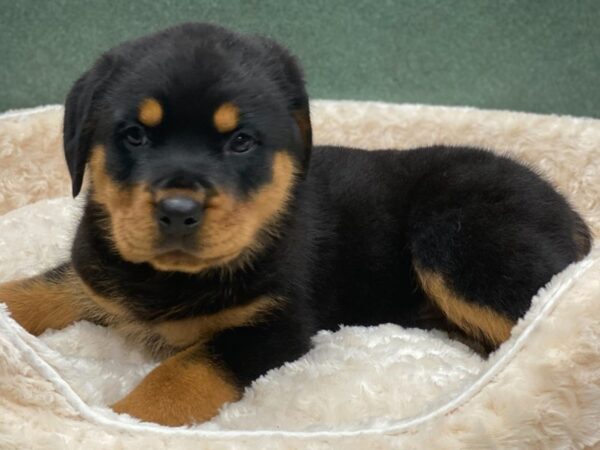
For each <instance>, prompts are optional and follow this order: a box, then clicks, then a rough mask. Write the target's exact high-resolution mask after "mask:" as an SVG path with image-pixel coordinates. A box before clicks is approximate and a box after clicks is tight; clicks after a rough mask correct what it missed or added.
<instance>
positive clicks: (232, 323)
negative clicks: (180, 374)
mask: <svg viewBox="0 0 600 450" xmlns="http://www.w3.org/2000/svg"><path fill="white" fill-rule="evenodd" d="M279 303H280V301H279V300H276V299H273V298H271V297H260V298H258V299H256V300H254V301H253V302H252V303H250V304H248V305H243V306H236V307H234V308H228V309H226V310H224V311H219V312H218V313H215V314H210V315H206V316H199V317H193V318H190V319H182V320H171V321H167V322H162V323H160V324H158V325H155V326H154V331H155V332H156V333H158V334H159V335H160V336H161V337H162V338H163V339H165V341H166V342H167V343H168V344H169V345H172V346H173V347H179V348H181V347H187V346H189V345H191V344H194V343H196V342H201V341H205V340H208V339H210V338H211V337H212V336H213V335H215V334H216V333H218V332H220V331H223V330H226V329H228V328H235V327H240V326H244V325H251V324H253V323H256V322H257V321H259V320H260V319H261V318H263V317H264V315H265V314H266V313H268V312H269V311H271V310H273V309H274V308H275V307H277V305H278V304H279Z"/></svg>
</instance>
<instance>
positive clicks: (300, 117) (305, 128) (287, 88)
mask: <svg viewBox="0 0 600 450" xmlns="http://www.w3.org/2000/svg"><path fill="white" fill-rule="evenodd" d="M256 38H257V39H258V41H259V42H260V44H261V46H262V49H263V52H264V55H265V58H266V60H267V70H269V72H270V73H271V76H272V77H273V79H274V81H275V82H276V83H277V84H278V85H279V87H280V89H281V91H282V93H283V94H284V95H285V96H286V97H287V99H288V106H289V108H290V112H291V113H292V116H293V117H294V120H295V121H296V124H297V125H298V129H299V131H300V136H301V138H302V142H303V145H304V156H305V158H304V159H305V160H304V162H303V163H304V166H305V168H306V166H307V165H308V162H309V160H310V153H311V150H312V126H311V122H310V108H309V104H308V95H307V93H306V88H305V86H304V75H303V74H302V69H301V68H300V65H299V63H298V61H297V60H296V58H295V57H294V56H292V55H291V54H290V53H289V52H288V51H287V50H286V49H285V48H283V47H282V46H281V45H279V44H278V43H276V42H275V41H272V40H271V39H268V38H265V37H262V36H256Z"/></svg>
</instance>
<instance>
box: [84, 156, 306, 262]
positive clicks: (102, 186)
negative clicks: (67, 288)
mask: <svg viewBox="0 0 600 450" xmlns="http://www.w3.org/2000/svg"><path fill="white" fill-rule="evenodd" d="M272 167H273V176H272V180H271V182H270V183H269V184H267V185H265V186H263V187H262V188H260V189H259V190H258V191H257V192H254V193H253V194H252V195H251V196H250V198H248V199H246V200H243V201H240V200H237V199H236V198H234V197H233V196H231V195H229V194H227V193H225V192H221V191H219V192H216V193H214V194H213V195H211V196H209V197H206V198H205V194H204V193H202V192H195V193H193V194H190V193H191V192H192V191H191V190H185V189H166V190H164V191H163V192H162V193H159V194H158V196H163V197H165V198H166V197H167V196H170V195H179V194H184V193H185V195H192V197H193V198H196V199H197V200H198V201H205V202H206V203H205V211H204V217H203V221H202V226H201V227H200V230H199V232H198V247H199V250H197V251H192V250H189V251H186V252H185V253H184V252H182V251H173V252H169V253H163V254H160V253H158V252H157V249H156V244H157V242H158V241H159V236H160V233H159V230H158V227H157V224H156V219H155V217H154V203H155V201H156V198H155V197H154V195H153V193H152V192H151V190H150V188H149V187H148V186H145V185H142V184H139V185H135V186H133V187H128V188H126V187H123V186H119V185H118V184H117V183H115V182H114V181H113V180H112V178H111V177H110V176H109V174H108V173H107V172H106V163H105V150H104V148H103V147H102V146H97V147H95V148H94V149H93V150H92V156H91V159H90V174H91V181H92V198H93V199H94V200H95V201H97V202H98V203H100V204H101V205H103V206H104V207H105V208H106V209H107V211H108V212H109V216H110V224H109V225H110V226H107V227H106V228H107V231H108V232H109V237H111V238H112V240H113V241H114V244H115V248H116V249H117V250H118V251H119V253H120V254H121V256H122V257H123V258H124V259H126V260H128V261H131V262H136V263H139V262H149V263H150V264H152V265H153V266H154V268H156V269H158V270H164V271H171V270H176V271H182V272H189V273H197V272H200V271H201V270H204V269H207V268H209V267H215V266H226V265H227V264H229V263H231V262H233V261H234V260H236V262H237V263H240V264H243V263H244V262H245V257H246V256H249V255H250V254H252V252H253V251H256V250H257V249H259V248H260V247H261V245H262V242H260V241H261V239H260V236H265V235H266V234H269V233H276V232H277V230H276V227H275V226H274V225H275V224H276V222H277V219H278V217H279V216H280V215H281V214H282V213H283V212H284V211H285V207H286V204H287V202H288V200H289V197H290V193H291V189H292V186H293V184H294V178H295V172H296V167H295V164H294V162H293V160H292V157H291V156H290V155H289V154H288V153H287V152H285V151H278V152H277V153H275V155H274V157H273V163H272ZM107 225H108V224H107ZM262 231H264V232H266V233H265V234H261V232H262ZM242 253H244V255H245V256H244V257H241V256H240V255H242Z"/></svg>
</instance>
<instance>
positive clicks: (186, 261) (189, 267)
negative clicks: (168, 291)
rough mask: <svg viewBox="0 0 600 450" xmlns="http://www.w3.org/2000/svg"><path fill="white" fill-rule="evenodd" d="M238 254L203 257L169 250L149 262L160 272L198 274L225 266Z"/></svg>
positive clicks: (184, 251) (185, 251) (182, 251)
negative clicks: (207, 269) (210, 268)
mask: <svg viewBox="0 0 600 450" xmlns="http://www.w3.org/2000/svg"><path fill="white" fill-rule="evenodd" d="M239 254H240V252H233V253H228V254H223V255H220V256H215V257H203V256H202V255H201V254H196V253H192V252H190V251H187V250H183V249H171V250H168V251H163V252H161V253H158V254H157V255H156V256H155V257H153V258H152V259H151V260H150V261H149V262H150V264H151V265H152V266H154V268H156V269H157V270H162V271H179V272H188V273H198V272H200V271H201V270H204V269H206V268H209V267H218V266H221V265H225V264H227V263H229V262H231V261H233V260H234V259H236V258H237V257H238V256H239Z"/></svg>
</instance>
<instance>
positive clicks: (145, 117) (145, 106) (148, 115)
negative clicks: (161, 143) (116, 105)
mask: <svg viewBox="0 0 600 450" xmlns="http://www.w3.org/2000/svg"><path fill="white" fill-rule="evenodd" d="M162 119H163V108H162V106H161V104H160V103H159V102H158V100H156V99H155V98H145V99H144V100H142V102H141V103H140V106H139V111H138V120H139V121H140V122H141V123H142V124H144V125H146V126H147V127H155V126H157V125H160V123H161V122H162Z"/></svg>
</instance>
